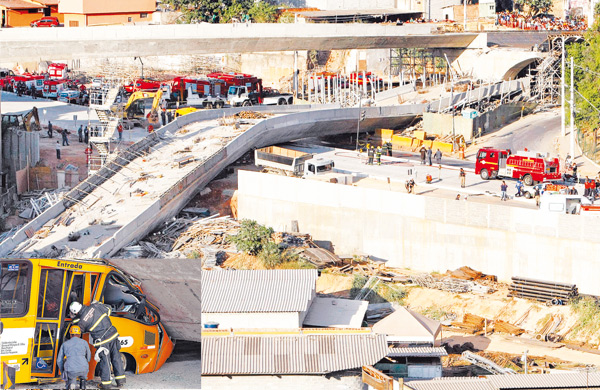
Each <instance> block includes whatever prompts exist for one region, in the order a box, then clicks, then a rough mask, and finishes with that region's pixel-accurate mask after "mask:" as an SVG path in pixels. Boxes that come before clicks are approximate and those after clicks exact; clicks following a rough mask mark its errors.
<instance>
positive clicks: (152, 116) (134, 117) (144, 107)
mask: <svg viewBox="0 0 600 390" xmlns="http://www.w3.org/2000/svg"><path fill="white" fill-rule="evenodd" d="M162 95H163V91H162V90H160V89H159V90H158V91H156V92H144V91H136V92H134V93H132V94H131V96H130V97H129V99H128V100H127V103H125V106H124V107H123V122H124V123H126V124H128V125H130V126H129V127H133V126H136V125H137V126H142V127H148V126H149V125H152V126H154V127H157V125H158V124H159V123H160V119H159V110H160V103H161V100H162Z"/></svg>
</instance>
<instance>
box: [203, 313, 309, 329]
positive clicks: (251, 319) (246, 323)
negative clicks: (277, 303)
mask: <svg viewBox="0 0 600 390" xmlns="http://www.w3.org/2000/svg"><path fill="white" fill-rule="evenodd" d="M303 315H306V314H305V313H303ZM208 322H217V323H218V324H219V329H227V328H299V327H302V321H301V320H300V313H298V312H293V313H289V312H288V313H202V323H203V324H206V323H208Z"/></svg>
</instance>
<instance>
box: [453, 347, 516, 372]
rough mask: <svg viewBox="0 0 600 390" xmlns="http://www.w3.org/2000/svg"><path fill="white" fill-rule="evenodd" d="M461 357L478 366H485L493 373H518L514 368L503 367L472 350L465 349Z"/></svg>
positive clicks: (485, 368)
mask: <svg viewBox="0 0 600 390" xmlns="http://www.w3.org/2000/svg"><path fill="white" fill-rule="evenodd" d="M461 358H462V359H463V360H466V361H468V362H470V363H472V364H474V365H476V366H478V367H481V368H483V369H484V370H486V371H489V372H490V373H491V374H500V375H504V374H516V372H515V371H514V370H512V369H510V368H504V367H501V366H499V365H497V364H496V363H494V362H493V361H491V360H489V359H486V358H484V357H483V356H479V355H476V354H474V353H473V352H471V351H464V352H463V353H462V355H461Z"/></svg>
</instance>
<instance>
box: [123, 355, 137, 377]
mask: <svg viewBox="0 0 600 390" xmlns="http://www.w3.org/2000/svg"><path fill="white" fill-rule="evenodd" d="M121 361H122V362H123V369H124V370H125V371H126V372H127V371H129V372H133V373H134V374H135V359H134V358H133V356H131V355H129V354H125V353H123V352H121Z"/></svg>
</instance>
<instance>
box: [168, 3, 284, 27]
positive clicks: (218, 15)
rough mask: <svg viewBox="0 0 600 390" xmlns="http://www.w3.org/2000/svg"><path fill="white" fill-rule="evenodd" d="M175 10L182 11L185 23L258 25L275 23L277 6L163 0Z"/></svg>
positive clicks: (269, 4)
mask: <svg viewBox="0 0 600 390" xmlns="http://www.w3.org/2000/svg"><path fill="white" fill-rule="evenodd" d="M163 2H164V3H165V4H168V5H170V6H171V7H173V8H174V9H175V10H178V11H181V12H182V14H183V17H182V19H181V22H183V23H195V22H209V23H229V22H231V20H232V19H233V18H235V19H237V20H239V21H244V20H253V21H255V22H258V23H267V22H275V21H276V19H277V10H278V7H277V6H276V5H273V4H271V2H269V1H264V0H261V1H258V2H255V1H254V0H218V1H216V0H163Z"/></svg>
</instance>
